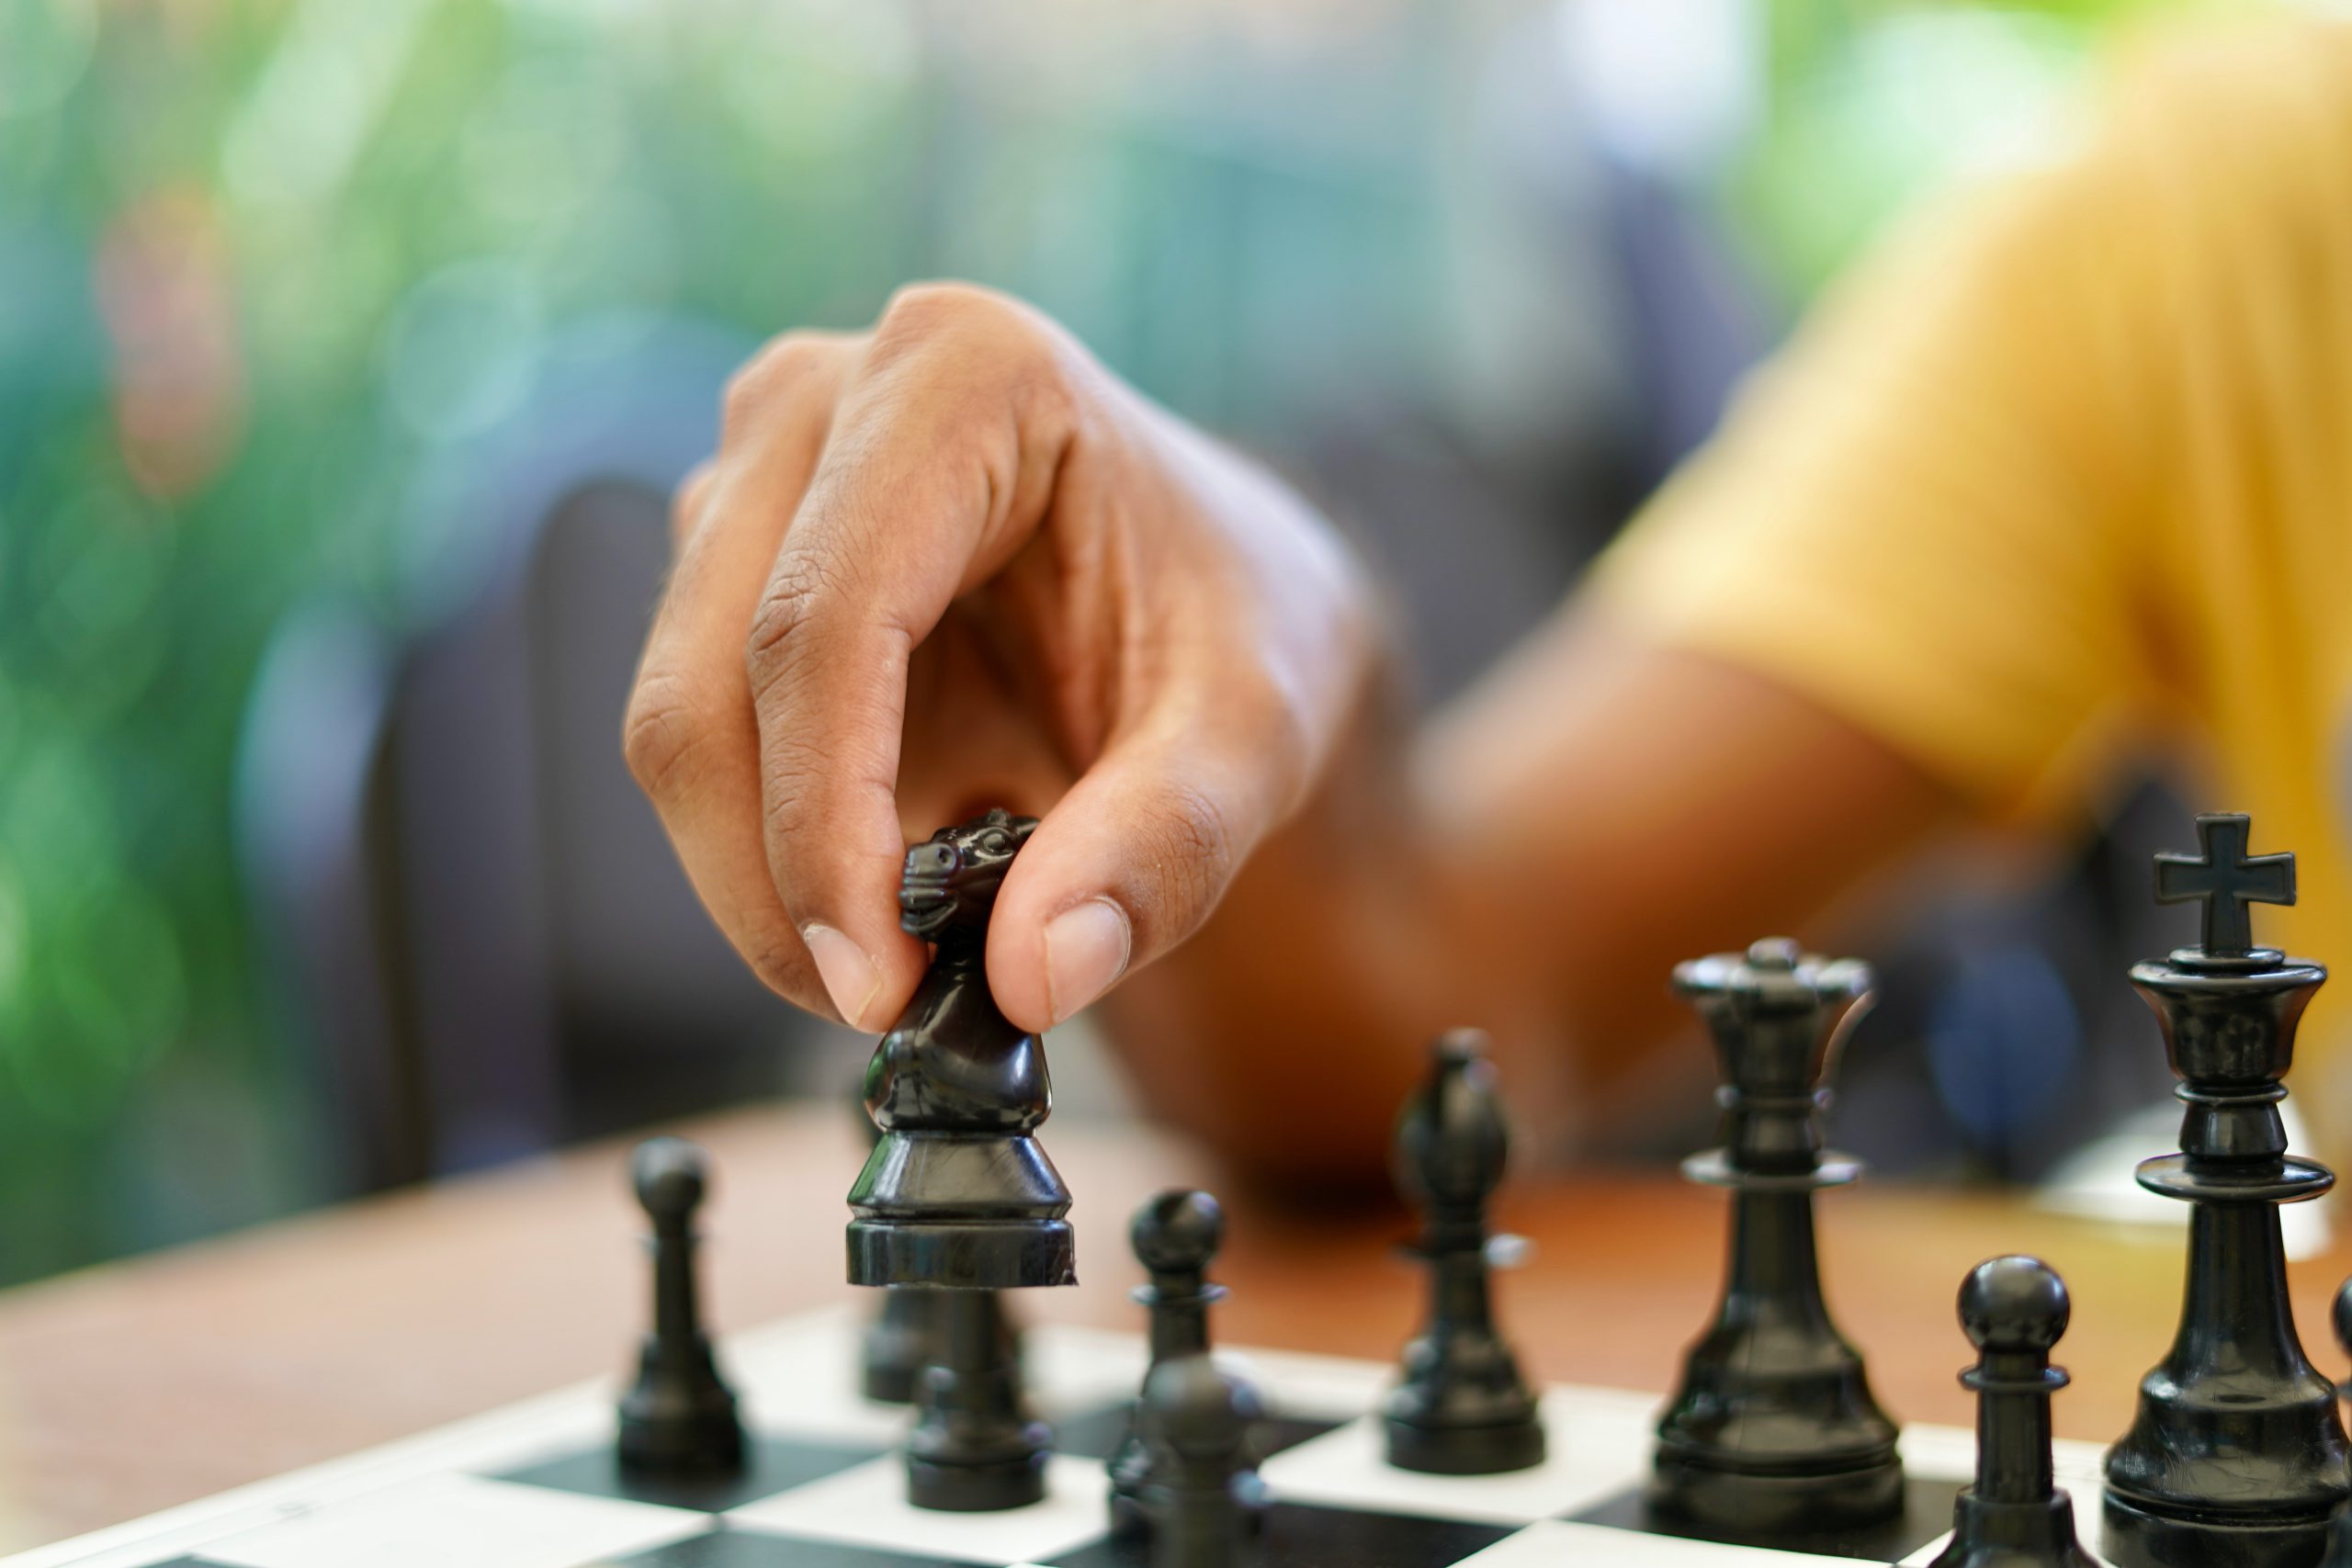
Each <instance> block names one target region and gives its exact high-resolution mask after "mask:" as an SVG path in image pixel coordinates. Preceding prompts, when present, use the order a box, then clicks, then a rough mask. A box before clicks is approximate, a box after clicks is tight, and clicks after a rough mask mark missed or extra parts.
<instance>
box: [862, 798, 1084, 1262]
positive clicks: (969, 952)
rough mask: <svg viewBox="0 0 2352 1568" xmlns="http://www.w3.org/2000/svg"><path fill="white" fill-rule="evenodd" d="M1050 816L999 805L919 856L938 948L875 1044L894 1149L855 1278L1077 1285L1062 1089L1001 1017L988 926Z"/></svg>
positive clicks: (924, 933)
mask: <svg viewBox="0 0 2352 1568" xmlns="http://www.w3.org/2000/svg"><path fill="white" fill-rule="evenodd" d="M1035 827H1036V822H1035V818H1027V817H1014V816H1012V815H1011V814H1010V813H1008V812H1004V811H1001V810H996V811H989V812H985V813H983V814H981V815H980V816H978V817H975V818H972V819H971V820H970V821H968V822H966V823H963V824H962V825H960V826H958V827H954V828H943V829H940V830H939V831H938V832H936V833H933V835H932V836H931V837H930V838H929V839H927V840H924V841H923V842H922V843H920V844H917V845H916V846H915V847H914V848H912V849H910V850H909V851H908V852H907V860H906V868H905V872H904V874H903V875H902V877H901V879H900V882H899V924H900V926H902V927H903V928H904V929H905V930H906V931H909V932H910V933H911V934H912V935H915V936H918V937H921V938H922V939H923V940H924V941H926V942H932V943H934V944H935V947H936V952H935V954H934V956H933V959H932V964H931V968H930V969H929V971H928V972H927V973H925V975H924V976H923V978H922V984H921V985H920V986H918V987H916V989H915V994H914V999H913V1000H912V1001H910V1002H909V1003H908V1004H907V1010H906V1011H905V1012H903V1013H901V1014H900V1015H899V1021H898V1022H897V1023H896V1024H895V1025H893V1026H892V1028H891V1030H890V1032H888V1034H885V1035H884V1036H883V1037H882V1040H881V1043H879V1044H878V1045H876V1047H875V1051H874V1056H873V1059H872V1061H871V1062H869V1063H868V1064H867V1066H866V1069H865V1108H866V1111H868V1113H869V1114H871V1115H872V1116H873V1118H874V1122H875V1124H876V1126H878V1127H879V1128H880V1129H881V1130H882V1136H881V1139H880V1141H879V1142H878V1143H877V1144H876V1145H875V1147H874V1151H873V1153H872V1155H871V1156H869V1157H868V1158H867V1160H866V1162H865V1169H863V1170H861V1171H860V1172H859V1173H858V1177H857V1181H856V1184H855V1185H854V1186H853V1187H852V1188H851V1189H850V1194H849V1203H850V1209H851V1212H852V1214H853V1218H852V1219H851V1221H850V1225H849V1280H850V1283H852V1284H854V1285H929V1286H947V1287H951V1288H989V1289H1001V1288H1008V1287H1016V1286H1028V1285H1072V1284H1076V1283H1077V1282H1078V1275H1077V1270H1076V1266H1075V1262H1074V1256H1073V1253H1072V1249H1071V1242H1070V1228H1069V1220H1067V1219H1066V1218H1064V1217H1063V1216H1064V1215H1066V1214H1067V1213H1069V1188H1067V1187H1065V1186H1064V1185H1062V1179H1061V1177H1060V1175H1059V1174H1058V1173H1057V1172H1056V1171H1055V1169H1054V1167H1053V1162H1052V1161H1050V1160H1048V1159H1047V1158H1046V1151H1045V1150H1044V1149H1042V1148H1040V1147H1039V1146H1038V1145H1037V1139H1036V1135H1035V1134H1036V1131H1037V1128H1038V1126H1039V1124H1040V1123H1042V1122H1044V1121H1045V1120H1046V1114H1047V1113H1048V1112H1049V1111H1051V1110H1052V1108H1053V1085H1052V1083H1051V1081H1050V1079H1049V1078H1048V1077H1047V1076H1046V1054H1045V1049H1044V1046H1043V1044H1042V1043H1040V1041H1039V1040H1038V1039H1037V1037H1036V1036H1035V1035H1032V1034H1027V1033H1024V1032H1022V1031H1021V1030H1020V1029H1018V1028H1016V1027H1014V1026H1013V1024H1012V1022H1010V1021H1008V1020H1007V1019H1006V1018H1005V1016H1004V1014H1002V1013H1001V1012H1000V1011H998V1010H997V1005H996V998H994V997H992V996H991V995H990V994H989V983H988V973H987V966H986V963H985V958H986V954H987V951H988V930H989V915H990V913H991V912H992V911H993V910H994V908H995V907H996V896H997V892H998V889H999V888H1000V887H1001V886H1002V884H1003V881H1004V874H1005V873H1006V871H1007V870H1009V869H1010V868H1011V867H1012V861H1013V857H1014V856H1015V855H1016V854H1017V853H1019V852H1020V849H1021V846H1022V845H1023V843H1024V842H1026V841H1027V840H1028V837H1029V834H1030V832H1031V831H1032V829H1035Z"/></svg>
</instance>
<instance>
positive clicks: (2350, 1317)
mask: <svg viewBox="0 0 2352 1568" xmlns="http://www.w3.org/2000/svg"><path fill="white" fill-rule="evenodd" d="M2335 1342H2336V1343H2337V1344H2338V1345H2341V1346H2343V1347H2344V1350H2345V1354H2346V1355H2352V1280H2345V1281H2344V1283H2343V1284H2341V1285H2339V1286H2337V1287H2336V1290H2335Z"/></svg>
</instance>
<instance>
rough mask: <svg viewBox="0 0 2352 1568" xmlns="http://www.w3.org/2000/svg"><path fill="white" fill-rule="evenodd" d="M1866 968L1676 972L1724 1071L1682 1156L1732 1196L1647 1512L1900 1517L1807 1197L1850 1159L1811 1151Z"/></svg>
mask: <svg viewBox="0 0 2352 1568" xmlns="http://www.w3.org/2000/svg"><path fill="white" fill-rule="evenodd" d="M1674 987H1675V990H1676V991H1677V992H1678V993H1679V994H1680V995H1681V996H1683V997H1684V998H1688V999H1689V1000H1690V1001H1691V1004H1692V1005H1693V1006H1694V1007H1695V1008H1696V1009H1697V1010H1698V1011H1699V1013H1700V1016H1701V1017H1702V1018H1703V1019H1705V1020H1706V1022H1707V1026H1708V1029H1709V1030H1710V1032H1712V1034H1713V1038H1714V1044H1715V1050H1716V1053H1717V1055H1718V1056H1719V1058H1720V1060H1721V1064H1722V1069H1723V1077H1724V1082H1723V1087H1722V1088H1721V1089H1718V1090H1717V1091H1716V1100H1717V1102H1718V1103H1719V1104H1721V1105H1722V1107H1723V1109H1724V1133H1723V1137H1724V1142H1723V1146H1722V1147H1720V1148H1718V1149H1715V1150H1713V1151H1710V1152H1709V1153H1707V1154H1704V1155H1701V1156H1697V1157H1696V1158H1694V1159H1692V1160H1691V1161H1690V1162H1688V1163H1687V1164H1686V1165H1685V1166H1684V1168H1683V1169H1684V1172H1685V1174H1686V1175H1688V1176H1690V1177H1691V1179H1693V1180H1698V1181H1704V1182H1707V1183H1709V1184H1711V1185H1715V1186H1721V1187H1724V1188H1726V1189H1728V1190H1729V1191H1730V1194H1731V1227H1730V1229H1731V1236H1730V1258H1729V1266H1728V1269H1727V1274H1726V1278H1725V1280H1724V1295H1723V1300H1722V1303H1721V1304H1720V1305H1719V1306H1718V1308H1717V1309H1716V1314H1715V1319H1714V1321H1713V1324H1711V1325H1709V1326H1708V1328H1707V1330H1706V1332H1705V1333H1703V1334H1702V1335H1701V1337H1699V1339H1698V1341H1697V1342H1696V1343H1695V1344H1693V1345H1692V1346H1691V1349H1690V1352H1689V1353H1688V1355H1687V1356H1686V1357H1685V1359H1684V1362H1683V1369H1682V1380H1681V1383H1680V1385H1679V1388H1678V1390H1677V1392H1676V1393H1675V1395H1674V1398H1673V1400H1672V1402H1671V1403H1670V1404H1668V1407H1667V1411H1666V1414H1665V1416H1662V1417H1661V1418H1660V1420H1659V1422H1658V1443H1657V1461H1656V1472H1655V1475H1654V1477H1653V1480H1652V1484H1651V1493H1650V1497H1651V1506H1652V1507H1653V1509H1654V1510H1656V1511H1657V1512H1658V1513H1660V1514H1662V1515H1665V1516H1666V1517H1668V1518H1678V1517H1679V1518H1683V1519H1688V1520H1691V1521H1693V1522H1695V1523H1696V1524H1698V1525H1700V1526H1702V1527H1703V1528H1704V1529H1707V1530H1708V1531H1711V1532H1718V1533H1722V1532H1736V1533H1737V1534H1738V1535H1739V1536H1741V1537H1750V1536H1770V1535H1774V1534H1781V1533H1794V1532H1797V1531H1801V1530H1815V1531H1818V1530H1826V1529H1843V1528H1846V1527H1848V1526H1853V1525H1863V1524H1870V1523H1874V1522H1877V1521H1881V1520H1884V1519H1888V1518H1892V1517H1894V1516H1895V1515H1896V1514H1897V1513H1899V1512H1900V1511H1901V1510H1902V1508H1903V1504H1904V1490H1903V1469H1902V1464H1901V1461H1900V1460H1899V1458H1898V1456H1897V1454H1896V1451H1895V1426H1894V1422H1893V1421H1892V1420H1890V1419H1888V1418H1887V1416H1886V1414H1885V1413H1884V1412H1883V1411H1882V1410H1881V1409H1880V1408H1879V1406H1878V1403H1877V1401H1876V1400H1875V1399H1873V1398H1872V1397H1871V1390H1870V1382H1869V1379H1868V1378H1867V1377H1866V1375H1865V1374H1864V1371H1863V1367H1862V1359H1861V1357H1860V1354H1858V1353H1857V1352H1856V1351H1855V1349H1854V1348H1853V1347H1852V1346H1850V1345H1849V1344H1848V1343H1847V1342H1846V1340H1845V1338H1844V1337H1842V1336H1840V1335H1839V1333H1838V1328H1837V1325H1835V1324H1833V1323H1832V1322H1831V1321H1830V1317H1829V1309H1828V1306H1827V1303H1825V1302H1824V1301H1823V1299H1822V1293H1821V1270H1820V1265H1819V1260H1818V1258H1817V1256H1816V1253H1815V1243H1814V1223H1813V1221H1814V1215H1813V1194H1814V1190H1815V1189H1816V1188H1819V1187H1825V1186H1832V1185H1836V1184H1838V1183H1840V1182H1845V1181H1850V1180H1851V1179H1854V1177H1855V1176H1856V1175H1858V1174H1859V1173H1860V1165H1859V1164H1858V1163H1857V1162H1856V1161H1854V1160H1851V1159H1849V1158H1847V1157H1845V1156H1838V1155H1827V1154H1825V1153H1824V1152H1823V1150H1822V1139H1821V1112H1822V1111H1823V1110H1825V1109H1826V1107H1827V1105H1828V1103H1829V1091H1828V1089H1826V1087H1824V1086H1825V1083H1826V1079H1827V1077H1828V1076H1829V1072H1830V1066H1831V1064H1832V1062H1833V1061H1834V1060H1835V1058H1836V1055H1837V1053H1838V1049H1839V1047H1840V1046H1841V1045H1842V1044H1843V1043H1844V1041H1845V1038H1846V1036H1847V1034H1848V1032H1849V1031H1850V1030H1851V1029H1852V1027H1853V1025H1854V1024H1855V1022H1857V1021H1859V1020H1860V1017H1861V1015H1862V1013H1863V1012H1864V1010H1866V1009H1867V1007H1868V1005H1869V1001H1870V998H1871V972H1870V968H1869V966H1868V965H1867V964H1861V963H1859V962H1857V961H1855V960H1852V959H1839V960H1836V961H1829V960H1825V959H1822V958H1819V957H1816V956H1814V955H1812V954H1809V953H1804V951H1803V950H1802V949H1800V948H1799V947H1798V945H1797V944H1796V943H1795V942H1790V941H1788V940H1786V939H1784V938H1770V939H1767V940H1765V941H1762V942H1757V943H1756V944H1754V945H1753V946H1751V947H1750V948H1749V949H1748V950H1747V953H1717V954H1714V955H1713V956H1711V957H1707V958H1701V959H1695V960H1692V961H1691V962H1690V963H1687V964H1679V965H1677V966H1676V968H1675V972H1674Z"/></svg>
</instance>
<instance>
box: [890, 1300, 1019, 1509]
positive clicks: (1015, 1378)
mask: <svg viewBox="0 0 2352 1568" xmlns="http://www.w3.org/2000/svg"><path fill="white" fill-rule="evenodd" d="M935 1293H936V1294H937V1295H938V1297H939V1305H938V1308H937V1311H938V1314H939V1330H940V1359H939V1361H938V1362H937V1363H936V1364H935V1365H933V1366H931V1367H928V1368H926V1369H924V1371H923V1374H922V1379H921V1382H920V1385H919V1387H918V1389H917V1392H916V1408H917V1409H918V1411H919V1412H920V1415H919V1416H917V1418H916V1421H915V1427H914V1430H913V1431H912V1432H910V1433H909V1434H908V1437H907V1500H908V1501H909V1502H910V1503H912V1504H913V1505H914V1506H916V1507H918V1508H939V1509H944V1510H946V1511H948V1512H951V1513H959V1514H968V1513H986V1512H993V1511H995V1510H997V1509H1001V1508H1020V1507H1025V1506H1028V1505H1029V1504H1031V1503H1035V1502H1037V1501H1040V1500H1041V1499H1042V1498H1044V1496H1045V1495H1046V1460H1048V1459H1049V1458H1051V1457H1052V1455H1053V1442H1054V1434H1053V1431H1052V1429H1051V1428H1050V1427H1046V1424H1045V1423H1044V1422H1042V1421H1039V1420H1036V1419H1035V1417H1033V1416H1031V1415H1030V1414H1029V1411H1028V1407H1027V1405H1026V1404H1025V1403H1024V1402H1023V1399H1022V1396H1021V1362H1020V1358H1019V1356H1018V1354H1017V1353H1016V1351H1015V1348H1014V1340H1013V1337H1012V1333H1011V1331H1010V1329H1009V1328H1008V1327H1007V1325H1006V1324H1005V1318H1004V1304H1003V1303H1002V1302H1001V1300H1000V1299H999V1297H998V1295H997V1292H994V1291H941V1292H935Z"/></svg>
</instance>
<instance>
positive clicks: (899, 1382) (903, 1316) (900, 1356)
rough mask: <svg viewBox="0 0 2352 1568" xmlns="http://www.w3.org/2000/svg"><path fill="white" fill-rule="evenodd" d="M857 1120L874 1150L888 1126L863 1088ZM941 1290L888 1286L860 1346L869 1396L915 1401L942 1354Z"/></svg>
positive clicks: (883, 1401) (869, 1148)
mask: <svg viewBox="0 0 2352 1568" xmlns="http://www.w3.org/2000/svg"><path fill="white" fill-rule="evenodd" d="M857 1123H858V1125H859V1126H861V1127H863V1128H865V1131H866V1133H867V1134H869V1139H868V1142H867V1144H866V1150H867V1153H868V1155H869V1156H870V1155H871V1154H872V1152H873V1147H874V1145H876V1144H878V1143H880V1142H881V1141H882V1129H881V1128H879V1127H876V1125H875V1124H874V1122H873V1121H872V1119H871V1118H869V1117H868V1116H867V1115H866V1114H865V1099H864V1095H863V1092H862V1091H861V1093H860V1097H859V1101H858V1107H857ZM943 1300H944V1295H943V1293H942V1292H938V1291H926V1290H923V1289H921V1288H920V1287H914V1286H910V1287H905V1288H901V1289H899V1290H895V1291H884V1292H882V1303H881V1305H880V1306H878V1307H876V1309H875V1311H874V1315H873V1316H872V1317H871V1318H869V1319H868V1320H867V1322H866V1325H865V1335H864V1336H863V1337H862V1338H861V1340H860V1343H859V1346H858V1349H859V1359H860V1372H861V1380H860V1382H861V1387H862V1389H863V1391H864V1393H865V1397H866V1398H868V1399H871V1400H875V1401H876V1402H878V1403H880V1404H913V1403H914V1399H915V1392H916V1388H917V1385H918V1382H919V1380H921V1378H922V1370H923V1369H924V1368H925V1367H928V1366H930V1365H931V1364H932V1363H933V1362H934V1361H936V1360H938V1359H939V1354H940V1332H939V1319H940V1314H939V1307H940V1303H941V1302H942V1301H943Z"/></svg>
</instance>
